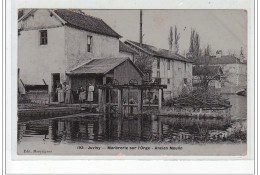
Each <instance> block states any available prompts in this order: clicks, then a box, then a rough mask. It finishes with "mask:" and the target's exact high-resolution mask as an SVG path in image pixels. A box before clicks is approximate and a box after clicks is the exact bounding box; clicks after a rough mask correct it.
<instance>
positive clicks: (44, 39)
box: [40, 30, 48, 45]
mask: <svg viewBox="0 0 260 175" xmlns="http://www.w3.org/2000/svg"><path fill="white" fill-rule="evenodd" d="M47 43H48V36H47V30H40V45H47Z"/></svg>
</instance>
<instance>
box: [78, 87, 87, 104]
mask: <svg viewBox="0 0 260 175" xmlns="http://www.w3.org/2000/svg"><path fill="white" fill-rule="evenodd" d="M78 94H79V102H80V103H83V102H84V101H85V100H86V91H85V90H84V88H83V87H82V86H81V87H80V88H79V89H78Z"/></svg>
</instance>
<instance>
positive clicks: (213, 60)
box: [195, 52, 247, 93]
mask: <svg viewBox="0 0 260 175" xmlns="http://www.w3.org/2000/svg"><path fill="white" fill-rule="evenodd" d="M219 54H221V52H220V53H218V54H217V56H207V57H203V58H199V59H197V60H196V61H195V64H196V65H200V66H201V65H209V66H220V67H221V69H222V71H223V76H224V77H223V82H222V88H221V92H222V93H236V92H237V91H238V90H241V89H245V88H246V87H247V64H246V61H243V60H241V59H239V58H237V57H236V56H234V55H225V56H223V55H219Z"/></svg>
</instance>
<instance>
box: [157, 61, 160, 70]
mask: <svg viewBox="0 0 260 175" xmlns="http://www.w3.org/2000/svg"><path fill="white" fill-rule="evenodd" d="M157 69H160V59H159V58H157Z"/></svg>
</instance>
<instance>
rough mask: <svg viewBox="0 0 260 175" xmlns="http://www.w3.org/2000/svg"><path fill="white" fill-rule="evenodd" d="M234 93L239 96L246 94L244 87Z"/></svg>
mask: <svg viewBox="0 0 260 175" xmlns="http://www.w3.org/2000/svg"><path fill="white" fill-rule="evenodd" d="M236 94H237V95H240V96H246V89H244V90H240V91H237V92H236Z"/></svg>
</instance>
